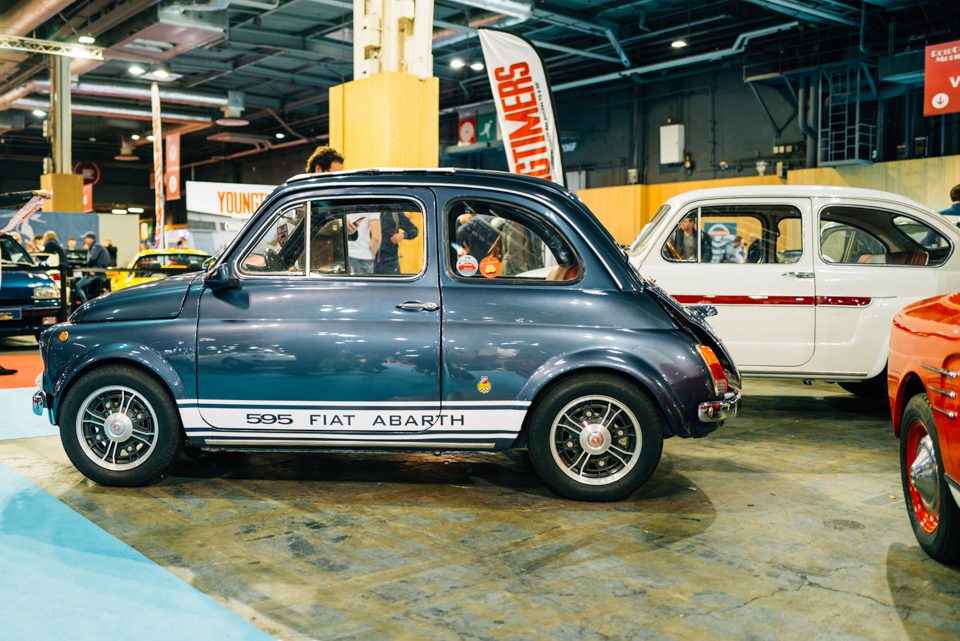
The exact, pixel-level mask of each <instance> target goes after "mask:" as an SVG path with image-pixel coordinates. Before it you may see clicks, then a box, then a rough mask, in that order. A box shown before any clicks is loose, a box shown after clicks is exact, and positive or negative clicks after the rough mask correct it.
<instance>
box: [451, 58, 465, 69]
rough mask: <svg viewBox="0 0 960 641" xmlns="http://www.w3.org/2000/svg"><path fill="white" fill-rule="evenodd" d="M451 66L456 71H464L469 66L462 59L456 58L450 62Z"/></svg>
mask: <svg viewBox="0 0 960 641" xmlns="http://www.w3.org/2000/svg"><path fill="white" fill-rule="evenodd" d="M450 66H451V67H453V68H454V69H463V68H464V67H465V66H467V63H465V62H464V61H463V60H462V59H460V58H454V59H453V60H451V61H450Z"/></svg>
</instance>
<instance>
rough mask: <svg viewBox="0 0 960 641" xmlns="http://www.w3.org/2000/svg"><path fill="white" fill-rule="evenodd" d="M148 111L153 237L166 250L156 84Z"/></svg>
mask: <svg viewBox="0 0 960 641" xmlns="http://www.w3.org/2000/svg"><path fill="white" fill-rule="evenodd" d="M150 111H151V114H152V116H153V198H154V201H153V202H154V207H155V208H156V212H157V222H156V230H155V237H156V245H157V248H158V249H166V247H167V239H166V234H165V233H164V230H163V228H164V215H163V203H164V191H163V132H162V126H161V121H160V87H159V86H158V85H157V83H156V82H154V83H152V84H151V85H150Z"/></svg>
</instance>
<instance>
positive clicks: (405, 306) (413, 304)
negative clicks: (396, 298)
mask: <svg viewBox="0 0 960 641" xmlns="http://www.w3.org/2000/svg"><path fill="white" fill-rule="evenodd" d="M397 309H402V310H405V311H408V312H435V311H437V310H438V309H440V306H439V305H437V304H436V303H433V302H430V301H427V302H425V303H423V302H420V301H418V300H408V301H407V302H405V303H400V304H399V305H397Z"/></svg>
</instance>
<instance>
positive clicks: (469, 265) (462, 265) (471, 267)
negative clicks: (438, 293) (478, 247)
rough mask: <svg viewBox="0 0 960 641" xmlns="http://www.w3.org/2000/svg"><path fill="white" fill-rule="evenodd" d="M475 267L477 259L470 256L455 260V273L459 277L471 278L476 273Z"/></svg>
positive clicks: (466, 255)
mask: <svg viewBox="0 0 960 641" xmlns="http://www.w3.org/2000/svg"><path fill="white" fill-rule="evenodd" d="M477 267H478V266H477V259H476V258H474V257H473V256H471V255H470V254H464V255H463V256H461V257H460V258H458V259H457V273H458V274H460V275H461V276H473V275H474V274H476V273H477Z"/></svg>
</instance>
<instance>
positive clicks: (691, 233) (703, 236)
mask: <svg viewBox="0 0 960 641" xmlns="http://www.w3.org/2000/svg"><path fill="white" fill-rule="evenodd" d="M696 223H697V217H696V215H695V214H691V215H689V216H687V217H686V218H684V219H683V220H681V221H680V224H679V225H678V226H677V230H676V231H675V232H674V233H673V239H672V241H671V242H672V244H673V248H674V249H675V250H676V251H677V254H679V255H680V260H683V261H688V262H696V260H697V246H698V243H699V247H700V262H701V263H709V262H712V260H713V248H712V243H711V242H710V236H708V235H707V233H706V232H703V231H701V232H700V233H699V234H698V233H697V229H696Z"/></svg>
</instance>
